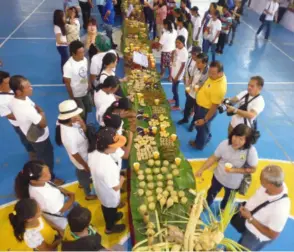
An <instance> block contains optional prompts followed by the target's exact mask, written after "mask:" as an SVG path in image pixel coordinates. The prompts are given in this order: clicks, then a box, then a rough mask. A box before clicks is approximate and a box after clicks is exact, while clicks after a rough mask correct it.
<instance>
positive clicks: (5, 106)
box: [0, 90, 19, 127]
mask: <svg viewBox="0 0 294 252" xmlns="http://www.w3.org/2000/svg"><path fill="white" fill-rule="evenodd" d="M0 93H2V92H0ZM9 93H10V94H0V116H1V117H6V116H8V115H10V114H11V113H12V111H11V110H10V107H9V104H10V102H11V101H12V99H13V98H14V93H13V91H12V90H10V92H9ZM8 121H9V122H10V123H11V124H12V125H13V126H15V127H18V126H19V124H18V122H17V121H15V120H10V119H8Z"/></svg>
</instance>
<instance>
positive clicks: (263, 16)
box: [259, 3, 272, 23]
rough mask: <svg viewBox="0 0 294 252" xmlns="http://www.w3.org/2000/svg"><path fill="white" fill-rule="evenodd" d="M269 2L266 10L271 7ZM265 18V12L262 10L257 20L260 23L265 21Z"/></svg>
mask: <svg viewBox="0 0 294 252" xmlns="http://www.w3.org/2000/svg"><path fill="white" fill-rule="evenodd" d="M271 4H272V3H270V5H269V7H268V8H267V10H269V9H270V8H271ZM265 18H266V14H265V13H264V12H263V13H262V14H261V15H260V16H259V21H260V22H261V23H263V22H264V21H265Z"/></svg>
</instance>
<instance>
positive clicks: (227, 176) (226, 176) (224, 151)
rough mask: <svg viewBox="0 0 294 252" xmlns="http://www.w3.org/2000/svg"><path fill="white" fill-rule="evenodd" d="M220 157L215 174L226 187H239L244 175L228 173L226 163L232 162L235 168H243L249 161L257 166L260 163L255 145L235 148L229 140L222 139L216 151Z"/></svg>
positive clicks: (216, 154) (251, 165)
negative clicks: (240, 148)
mask: <svg viewBox="0 0 294 252" xmlns="http://www.w3.org/2000/svg"><path fill="white" fill-rule="evenodd" d="M214 155H215V156H216V157H217V158H219V161H218V164H217V167H216V169H215V170H214V176H215V177H216V179H217V180H218V182H220V183H221V184H222V185H224V186H225V187H228V188H230V189H238V188H239V187H240V184H241V181H242V179H243V177H244V175H243V174H241V173H228V172H226V171H225V164H226V163H231V164H232V165H233V168H242V167H244V164H245V163H247V164H248V165H249V166H250V167H256V166H257V164H258V155H257V151H256V149H255V147H254V146H251V147H250V149H249V150H248V149H247V150H235V149H234V148H233V147H232V145H230V144H229V141H228V140H224V141H222V142H221V143H220V144H219V146H218V147H217V149H216V150H215V152H214Z"/></svg>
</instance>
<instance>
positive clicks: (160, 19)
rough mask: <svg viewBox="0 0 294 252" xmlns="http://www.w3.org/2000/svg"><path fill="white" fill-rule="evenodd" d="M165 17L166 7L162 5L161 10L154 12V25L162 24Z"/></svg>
mask: <svg viewBox="0 0 294 252" xmlns="http://www.w3.org/2000/svg"><path fill="white" fill-rule="evenodd" d="M166 16H167V7H166V5H163V6H162V7H161V8H158V9H157V10H156V23H157V24H163V20H164V19H166Z"/></svg>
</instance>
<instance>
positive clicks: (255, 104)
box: [231, 90, 265, 128]
mask: <svg viewBox="0 0 294 252" xmlns="http://www.w3.org/2000/svg"><path fill="white" fill-rule="evenodd" d="M247 93H248V91H247V90H246V91H242V92H241V93H239V94H238V95H237V98H238V100H239V101H240V102H239V103H238V106H241V105H243V104H244V103H245V98H243V97H244V96H245V95H246V94H247ZM242 98H243V99H242ZM252 98H253V96H249V99H248V101H250V100H251V99H252ZM241 99H242V100H241ZM264 106H265V103H264V99H263V97H262V96H261V95H259V96H258V97H257V98H255V99H254V100H253V101H251V102H250V103H249V104H248V106H247V111H250V110H254V111H255V112H256V114H257V115H256V116H255V117H254V118H252V119H251V120H250V119H247V125H248V126H249V127H251V124H253V121H254V120H255V119H256V117H257V116H258V115H259V114H260V113H261V112H262V111H263V110H264ZM249 121H250V122H251V124H250V122H249ZM241 123H244V117H241V116H239V115H237V114H236V115H233V117H232V121H231V125H232V127H233V128H235V127H236V126H237V125H239V124H241Z"/></svg>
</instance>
